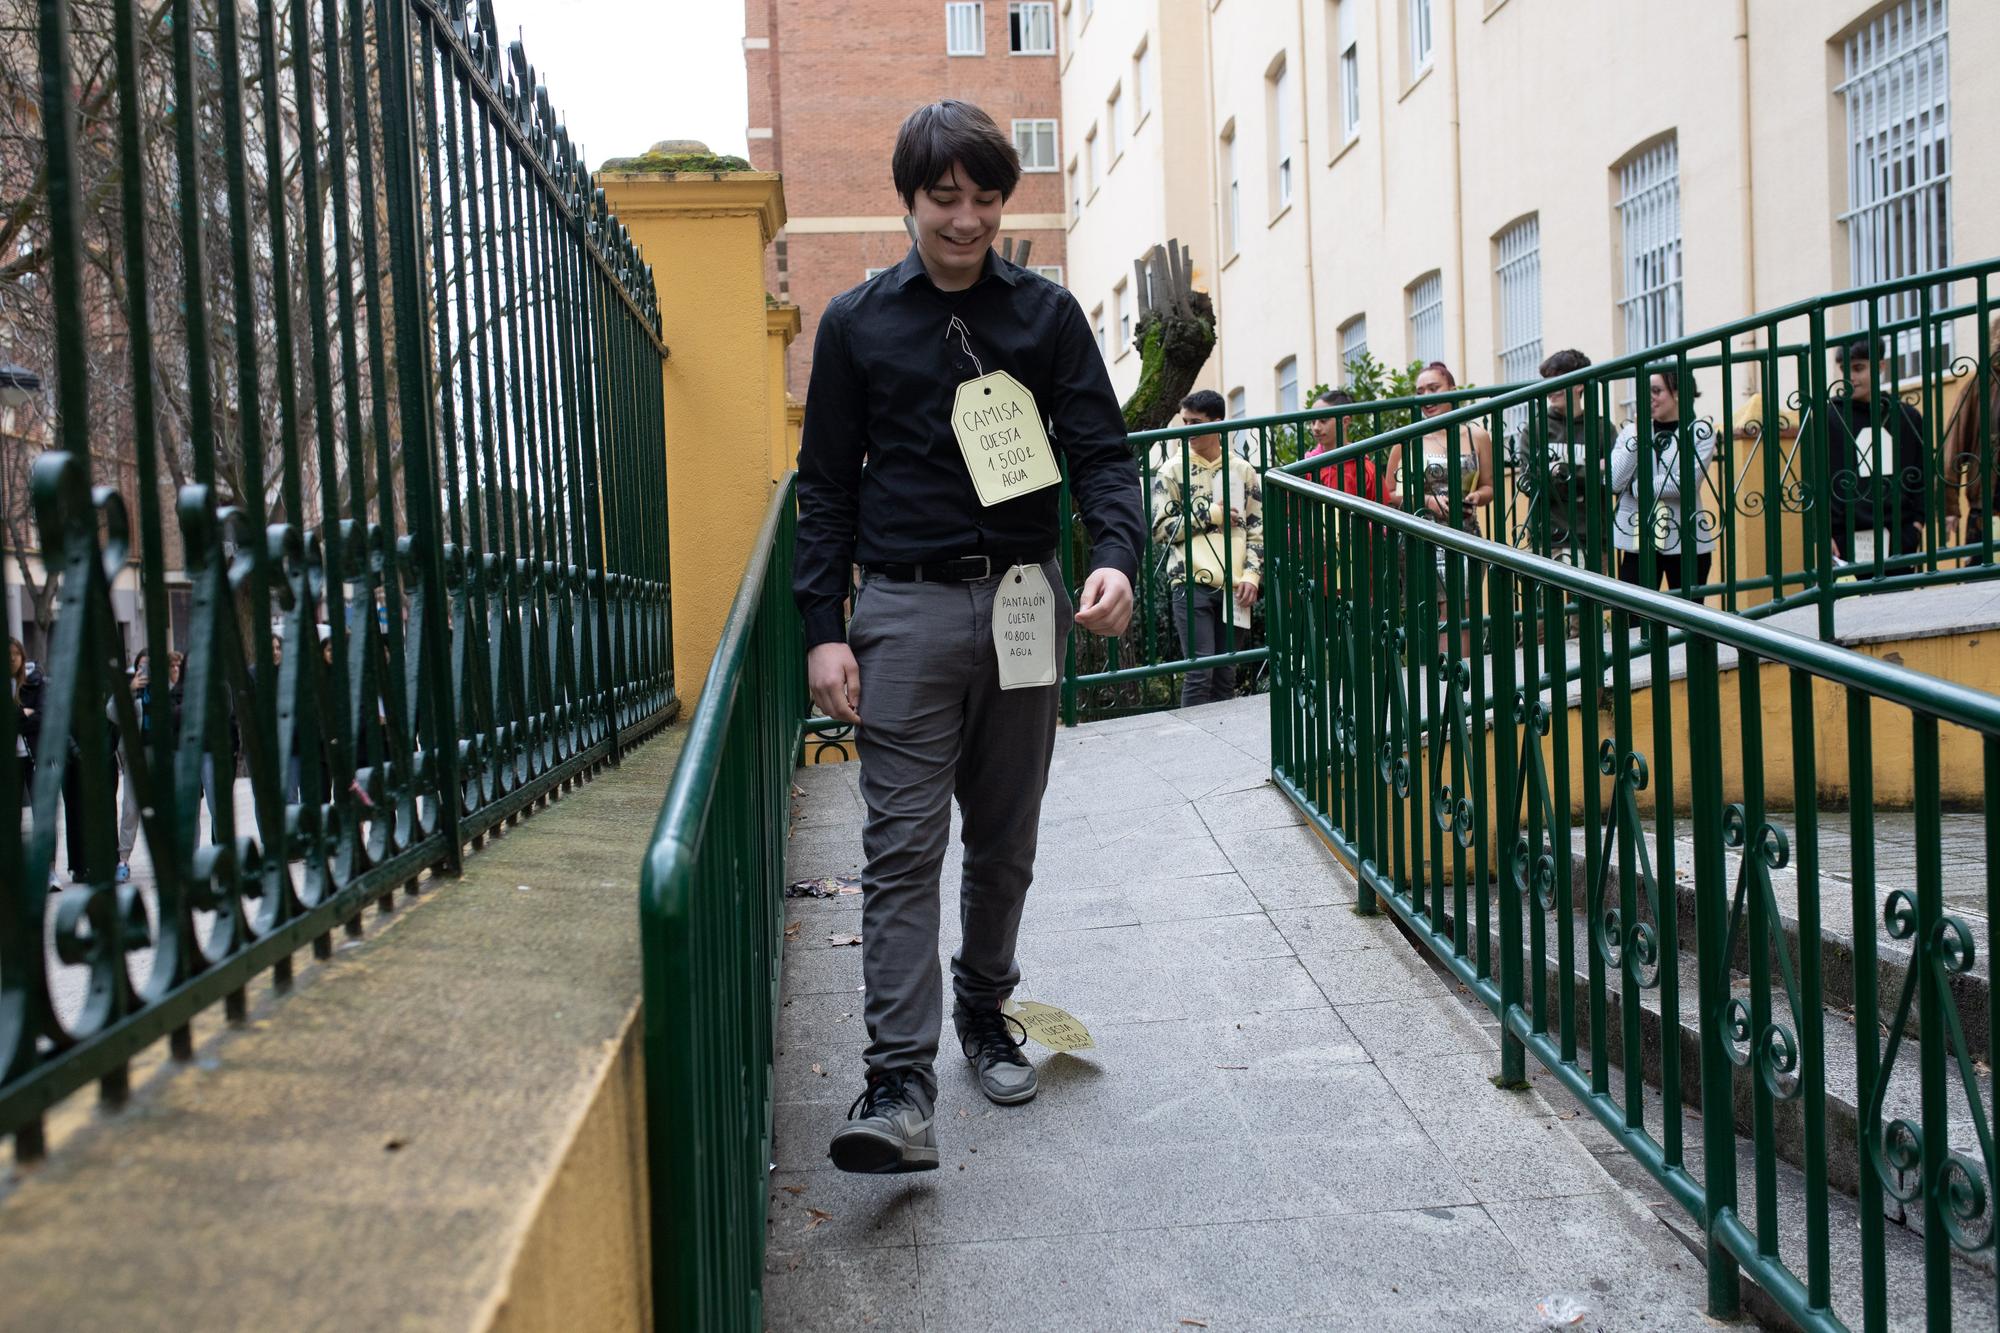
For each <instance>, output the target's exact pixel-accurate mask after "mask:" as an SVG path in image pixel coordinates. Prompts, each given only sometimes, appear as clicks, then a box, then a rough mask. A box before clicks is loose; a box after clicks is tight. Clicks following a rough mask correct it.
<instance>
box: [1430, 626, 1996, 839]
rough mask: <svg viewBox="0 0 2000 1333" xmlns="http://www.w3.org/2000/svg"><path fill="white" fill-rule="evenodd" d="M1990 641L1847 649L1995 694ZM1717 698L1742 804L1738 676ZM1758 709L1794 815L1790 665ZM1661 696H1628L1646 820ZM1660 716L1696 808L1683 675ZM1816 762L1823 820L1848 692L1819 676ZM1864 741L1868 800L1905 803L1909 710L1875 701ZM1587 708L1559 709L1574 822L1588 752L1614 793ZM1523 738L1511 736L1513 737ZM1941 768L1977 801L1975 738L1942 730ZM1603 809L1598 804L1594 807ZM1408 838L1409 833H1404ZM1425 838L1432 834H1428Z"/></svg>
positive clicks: (1838, 796) (1769, 797)
mask: <svg viewBox="0 0 2000 1333" xmlns="http://www.w3.org/2000/svg"><path fill="white" fill-rule="evenodd" d="M1990 637H1993V635H1992V634H1991V633H1980V634H1956V635H1944V636H1940V637H1937V638H1929V639H1909V640H1901V641H1897V642H1892V643H1881V644H1866V645H1861V646H1858V647H1856V648H1855V649H1854V651H1855V652H1858V653H1862V654H1864V655H1866V656H1869V657H1873V658H1876V659H1877V660H1879V661H1883V662H1888V663H1891V664H1893V665H1897V666H1904V667H1909V668H1911V669H1913V670H1916V671H1921V672H1924V673H1925V674H1927V675H1931V676H1936V677H1939V678H1942V679H1946V680H1950V681H1953V682H1956V683H1958V684H1961V685H1968V686H1971V687H1972V688H1975V689H1980V690H1985V691H1988V692H1990V693H2000V659H1996V657H1995V655H1994V653H1993V651H1992V650H1991V649H1988V648H1985V647H1983V643H1984V640H1986V639H1987V638H1990ZM1719 680H1720V683H1721V690H1722V697H1721V700H1720V708H1719V710H1718V712H1719V715H1720V721H1721V736H1722V799H1723V802H1724V804H1728V803H1731V802H1736V801H1741V800H1743V799H1744V788H1745V781H1744V779H1745V773H1746V762H1747V756H1746V745H1745V738H1746V735H1747V734H1748V733H1747V731H1746V728H1745V727H1744V725H1743V716H1744V715H1743V680H1742V677H1741V675H1740V674H1739V672H1738V671H1736V670H1733V669H1731V670H1725V671H1723V672H1721V673H1720V677H1719ZM1757 686H1758V701H1757V702H1758V716H1759V718H1760V719H1761V726H1760V727H1759V728H1758V735H1759V736H1761V738H1762V744H1763V750H1762V763H1761V765H1760V769H1761V772H1762V773H1763V778H1764V799H1765V801H1766V803H1767V804H1768V806H1769V807H1770V808H1772V809H1775V810H1791V809H1794V808H1796V806H1797V798H1798V791H1797V783H1796V778H1797V775H1798V758H1797V753H1796V751H1795V750H1794V746H1793V740H1794V729H1793V725H1792V720H1793V719H1792V696H1791V680H1790V673H1789V671H1788V670H1787V669H1786V668H1785V667H1782V666H1777V665H1773V664H1770V663H1765V664H1763V665H1762V666H1760V667H1759V668H1758V676H1757ZM1657 699H1658V696H1656V695H1655V694H1654V692H1653V691H1652V690H1651V689H1649V688H1642V689H1635V690H1634V691H1633V693H1632V700H1631V709H1632V738H1633V744H1632V748H1633V749H1635V750H1637V751H1638V752H1639V753H1640V754H1642V755H1644V756H1645V758H1646V762H1647V767H1648V770H1649V773H1650V777H1651V782H1650V784H1649V785H1648V787H1647V789H1646V790H1645V791H1644V792H1642V793H1640V798H1639V807H1640V811H1641V813H1642V814H1643V815H1644V816H1645V817H1646V818H1648V819H1651V818H1653V817H1654V813H1655V810H1656V804H1655V803H1656V801H1657V800H1658V798H1659V794H1660V793H1661V792H1662V791H1664V790H1666V789H1667V788H1666V782H1667V780H1668V778H1667V776H1666V775H1665V774H1663V769H1662V766H1661V761H1660V756H1661V747H1660V746H1659V745H1658V744H1657V736H1656V731H1655V728H1656V718H1655V716H1654V709H1655V708H1656V707H1657ZM1666 699H1667V712H1666V723H1667V727H1666V730H1667V733H1668V735H1669V736H1670V737H1671V743H1670V745H1669V747H1668V750H1667V758H1668V762H1667V768H1668V769H1670V770H1671V773H1670V780H1671V784H1672V786H1671V789H1672V793H1673V803H1674V808H1675V810H1676V811H1677V812H1678V813H1679V814H1681V815H1683V816H1686V815H1688V814H1690V813H1691V812H1692V810H1693V807H1694V790H1693V786H1694V784H1693V780H1692V774H1693V767H1692V756H1691V755H1690V752H1689V736H1690V734H1691V729H1690V726H1689V720H1688V695H1687V682H1686V681H1685V680H1684V679H1677V680H1675V681H1673V682H1672V684H1671V685H1670V686H1669V688H1668V691H1667V695H1666ZM1811 707H1812V727H1811V738H1812V743H1813V754H1812V757H1813V761H1814V767H1815V770H1816V775H1817V779H1818V781H1817V784H1816V785H1817V790H1818V793H1819V799H1820V804H1821V806H1822V808H1824V809H1827V810H1828V811H1839V812H1840V813H1829V814H1827V815H1825V816H1823V818H1829V819H1839V820H1843V821H1844V820H1845V819H1846V818H1847V816H1846V814H1845V810H1846V807H1847V805H1848V792H1849V780H1850V773H1851V768H1850V765H1849V753H1848V741H1849V737H1848V726H1847V696H1846V692H1845V691H1844V690H1842V689H1840V688H1839V687H1837V686H1834V685H1832V684H1831V683H1829V682H1827V681H1824V680H1814V681H1813V689H1812V705H1811ZM1870 713H1871V726H1870V740H1871V742H1872V745H1873V753H1872V758H1873V764H1872V766H1871V771H1872V774H1873V778H1874V787H1875V807H1876V808H1877V809H1883V810H1894V809H1904V810H1907V809H1909V808H1910V807H1911V806H1912V804H1913V803H1914V802H1915V799H1916V780H1915V769H1916V763H1915V752H1914V745H1913V740H1912V728H1911V721H1912V719H1911V714H1910V712H1909V710H1908V709H1905V708H1901V707H1898V706H1896V705H1894V704H1889V703H1884V702H1882V701H1880V700H1876V701H1874V702H1873V703H1872V704H1871V706H1870ZM1583 720H1584V714H1583V711H1582V710H1581V709H1580V708H1571V709H1569V710H1567V711H1566V713H1565V714H1564V716H1563V719H1562V721H1563V722H1564V723H1565V724H1566V725H1567V728H1568V769H1569V791H1570V815H1571V818H1572V819H1577V820H1581V819H1582V818H1583V813H1584V811H1583V795H1584V791H1585V787H1584V781H1585V760H1586V756H1588V757H1589V759H1590V761H1591V763H1590V768H1589V772H1590V777H1591V779H1592V780H1593V781H1597V782H1599V783H1600V787H1599V791H1600V795H1601V796H1602V797H1603V798H1606V799H1608V797H1609V795H1610V780H1609V779H1608V778H1603V777H1600V776H1599V775H1598V774H1597V772H1596V768H1595V751H1588V752H1587V751H1586V750H1585V747H1584V728H1583ZM1614 734H1615V733H1614V731H1613V715H1612V712H1611V709H1610V708H1609V706H1608V701H1607V706H1606V707H1604V708H1603V709H1602V710H1601V711H1600V712H1599V714H1598V728H1597V740H1598V741H1599V742H1600V743H1601V742H1602V741H1603V740H1604V739H1606V738H1609V737H1611V736H1613V735H1614ZM1511 743H1512V744H1514V745H1517V746H1518V745H1519V744H1520V737H1519V734H1518V733H1514V734H1513V739H1512V741H1511ZM1939 743H1940V752H1939V775H1940V790H1941V793H1942V796H1943V799H1944V802H1945V804H1946V806H1947V807H1951V806H1961V807H1964V806H1976V805H1977V804H1979V802H1980V801H1981V800H1982V799H1983V798H1984V795H1985V783H1984V780H1983V768H1982V756H1981V750H1980V738H1979V736H1978V735H1977V734H1976V733H1973V732H1968V731H1966V730H1964V729H1962V728H1958V727H1951V726H1945V727H1941V728H1940V734H1939ZM1485 745H1486V754H1485V762H1486V772H1487V774H1488V775H1489V776H1488V781H1489V783H1490V782H1491V781H1492V780H1493V779H1492V775H1493V774H1494V773H1495V772H1496V769H1495V766H1494V752H1493V738H1492V734H1491V733H1490V732H1489V733H1488V734H1487V737H1486V740H1485ZM1542 754H1543V758H1544V762H1545V763H1547V764H1548V766H1549V781H1550V786H1551V793H1552V795H1553V790H1554V788H1555V786H1556V785H1557V783H1556V767H1557V765H1556V754H1555V740H1554V736H1553V733H1551V735H1550V736H1549V737H1547V738H1544V739H1543V741H1542ZM1517 758H1518V751H1517ZM1430 763H1431V758H1430V754H1429V750H1428V747H1426V749H1425V752H1424V755H1423V759H1422V765H1423V777H1421V778H1420V779H1418V780H1417V781H1416V782H1414V783H1413V786H1412V794H1413V796H1415V797H1416V798H1418V799H1421V800H1422V801H1424V802H1425V809H1426V811H1428V808H1429V804H1428V803H1429V800H1430V791H1431V786H1430V781H1429V772H1430V768H1429V766H1430ZM1498 799H1499V798H1497V797H1489V799H1488V801H1487V803H1486V808H1488V809H1497V808H1498ZM1600 808H1604V807H1600ZM1398 818H1399V819H1400V821H1401V823H1400V826H1401V827H1404V828H1407V827H1408V820H1409V815H1408V813H1407V809H1405V810H1404V811H1403V813H1402V814H1400V816H1398ZM1405 836H1407V835H1405ZM1426 836H1427V837H1428V836H1429V835H1428V834H1427V835H1426ZM1489 854H1490V855H1491V856H1492V857H1493V860H1492V862H1491V864H1493V865H1495V866H1498V865H1499V859H1498V857H1499V848H1498V847H1497V845H1496V846H1493V847H1490V848H1489Z"/></svg>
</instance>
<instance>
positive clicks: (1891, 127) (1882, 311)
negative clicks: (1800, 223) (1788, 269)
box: [1836, 0, 1951, 378]
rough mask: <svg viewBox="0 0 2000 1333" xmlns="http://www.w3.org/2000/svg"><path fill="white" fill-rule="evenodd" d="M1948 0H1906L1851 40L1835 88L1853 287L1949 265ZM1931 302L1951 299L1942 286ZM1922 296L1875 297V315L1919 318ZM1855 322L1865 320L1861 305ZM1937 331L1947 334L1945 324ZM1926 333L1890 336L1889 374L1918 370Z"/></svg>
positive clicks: (1883, 319) (1892, 318)
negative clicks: (1843, 113) (1842, 127)
mask: <svg viewBox="0 0 2000 1333" xmlns="http://www.w3.org/2000/svg"><path fill="white" fill-rule="evenodd" d="M1945 3H1946V0H1903V3H1901V4H1898V5H1896V6H1895V7H1894V8H1892V9H1889V10H1887V11H1885V12H1884V13H1882V14H1881V15H1880V16H1879V17H1877V18H1876V19H1874V20H1873V21H1872V22H1870V23H1868V24H1866V25H1864V26H1863V27H1862V28H1861V29H1860V30H1859V31H1857V32H1856V33H1855V34H1854V35H1853V36H1851V37H1849V38H1848V39H1847V52H1846V62H1845V66H1844V73H1845V77H1844V78H1843V79H1842V81H1841V83H1840V86H1839V88H1838V89H1837V90H1836V91H1838V92H1839V93H1840V95H1841V100H1842V101H1843V102H1844V103H1845V105H1846V110H1847V144H1848V168H1847V210H1846V211H1845V212H1843V213H1842V214H1841V215H1840V220H1841V222H1842V223H1844V224H1845V225H1846V228H1847V254H1848V272H1849V276H1850V277H1851V278H1852V279H1853V282H1854V285H1855V286H1857V287H1858V286H1863V285H1867V284H1871V283H1877V282H1889V281H1892V280H1894V279H1897V278H1908V277H1912V276H1915V275H1916V274H1920V273H1928V272H1930V271H1932V270H1934V269H1940V268H1944V267H1947V266H1948V265H1949V264H1950V263H1951V96H1950V93H1951V89H1950V83H1949V79H1948V76H1947V64H1946V58H1947V54H1948V53H1947V50H1946V32H1945V27H1946V25H1945V19H1946V14H1945ZM1935 302H1936V304H1937V305H1940V306H1942V305H1948V304H1950V301H1949V299H1948V293H1947V292H1945V291H1944V290H1942V289H1940V290H1939V292H1938V293H1936V295H1935ZM1921 308H1922V307H1921V294H1920V293H1918V292H1914V291H1912V292H1903V293H1899V294H1897V295H1896V296H1893V297H1890V298H1888V299H1887V300H1884V301H1881V302H1878V303H1877V304H1876V310H1875V316H1876V322H1877V323H1878V324H1881V323H1889V322H1894V321H1900V320H1905V319H1915V318H1916V317H1917V316H1918V314H1919V312H1920V310H1921ZM1854 318H1855V327H1857V328H1864V329H1865V328H1867V327H1868V326H1869V319H1868V311H1867V309H1866V308H1865V307H1857V308H1856V310H1855V314H1854ZM1943 332H1944V333H1945V334H1946V335H1948V334H1949V333H1950V325H1948V324H1947V325H1945V326H1944V328H1943ZM1921 348H1922V335H1921V332H1920V331H1918V330H1909V331H1906V332H1904V333H1901V334H1899V335H1898V336H1897V338H1896V347H1895V351H1896V359H1895V362H1894V373H1895V374H1896V375H1897V377H1898V378H1907V377H1910V376H1913V375H1916V374H1918V373H1919V372H1920V371H1921V368H1922V366H1921Z"/></svg>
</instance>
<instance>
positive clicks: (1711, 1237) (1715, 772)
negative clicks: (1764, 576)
mask: <svg viewBox="0 0 2000 1333" xmlns="http://www.w3.org/2000/svg"><path fill="white" fill-rule="evenodd" d="M1687 662H1688V666H1687V694H1688V740H1689V748H1690V768H1691V772H1690V774H1689V776H1690V778H1691V779H1692V782H1693V788H1692V790H1693V793H1694V867H1693V868H1694V893H1695V899H1694V911H1695V937H1696V941H1697V942H1696V945H1695V952H1696V955H1697V957H1698V958H1699V960H1700V961H1699V964H1698V967H1697V972H1698V976H1699V988H1698V989H1699V996H1698V1000H1697V1003H1698V1004H1699V1005H1700V1011H1699V1012H1700V1017H1699V1020H1698V1021H1699V1034H1700V1040H1701V1113H1702V1150H1703V1154H1704V1160H1705V1162H1706V1173H1707V1175H1706V1180H1705V1188H1704V1203H1705V1206H1706V1209H1707V1214H1708V1215H1707V1219H1706V1221H1707V1232H1708V1253H1707V1259H1708V1313H1709V1314H1710V1315H1711V1316H1712V1317H1714V1318H1716V1319H1734V1318H1735V1317H1736V1315H1737V1313H1738V1308H1739V1299H1740V1298H1739V1296H1738V1293H1737V1289H1736V1274H1737V1264H1736V1256H1735V1255H1734V1254H1732V1253H1731V1251H1730V1249H1729V1247H1728V1245H1727V1244H1726V1243H1725V1242H1724V1241H1723V1240H1722V1239H1721V1237H1720V1234H1719V1223H1720V1220H1721V1219H1722V1218H1724V1217H1726V1216H1730V1215H1733V1214H1734V1212H1735V1210H1736V1116H1735V1107H1734V1094H1733V1092H1732V1090H1731V1084H1732V1081H1733V1079H1734V1074H1735V1066H1734V1065H1733V1064H1732V1063H1731V1062H1730V1059H1729V1051H1728V1047H1727V1045H1726V1043H1727V1041H1728V1035H1727V1034H1728V1020H1727V1018H1726V1016H1725V1013H1724V1010H1725V1008H1726V1007H1727V1006H1728V1004H1729V955H1728V950H1727V948H1726V946H1725V944H1724V941H1725V940H1726V939H1727V938H1728V935H1729V898H1728V893H1729V885H1728V873H1727V871H1726V869H1725V867H1724V864H1723V841H1722V806H1723V795H1722V744H1721V739H1722V711H1721V708H1720V696H1721V688H1722V687H1721V683H1720V681H1719V679H1718V675H1717V668H1716V645H1715V643H1714V641H1713V640H1709V639H1696V640H1694V641H1693V642H1691V643H1689V644H1688V658H1687ZM1760 1146H1761V1147H1763V1148H1768V1147H1769V1145H1768V1144H1763V1145H1760Z"/></svg>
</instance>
